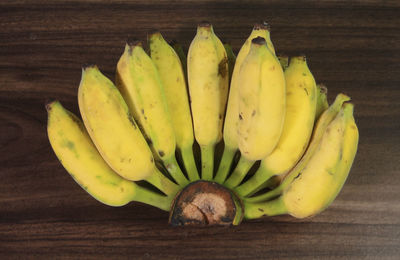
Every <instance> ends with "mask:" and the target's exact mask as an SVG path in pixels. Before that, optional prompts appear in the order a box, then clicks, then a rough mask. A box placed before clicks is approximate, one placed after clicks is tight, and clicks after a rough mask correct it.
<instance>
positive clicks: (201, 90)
mask: <svg viewBox="0 0 400 260" xmlns="http://www.w3.org/2000/svg"><path fill="white" fill-rule="evenodd" d="M187 65H188V83H189V93H190V99H191V108H192V116H193V124H194V135H195V138H196V141H197V142H198V143H199V145H200V149H201V163H202V167H201V168H202V172H201V175H202V179H205V180H211V179H212V178H213V168H214V148H215V144H216V143H217V142H218V141H220V139H221V137H222V123H223V119H224V114H225V105H226V99H227V95H228V80H229V76H228V60H227V55H226V52H225V49H224V46H223V44H222V43H221V41H220V40H219V39H218V37H217V36H216V35H215V34H214V30H213V27H212V25H211V24H209V23H201V24H199V25H198V27H197V34H196V36H195V37H194V39H193V41H192V42H191V44H190V47H189V52H188V62H187Z"/></svg>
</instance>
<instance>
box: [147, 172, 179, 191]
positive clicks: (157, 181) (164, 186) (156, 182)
mask: <svg viewBox="0 0 400 260" xmlns="http://www.w3.org/2000/svg"><path fill="white" fill-rule="evenodd" d="M154 168H155V169H154V172H153V173H152V174H151V175H150V176H149V177H148V178H147V179H146V181H147V182H148V183H150V184H152V185H153V186H155V187H156V188H157V189H159V190H160V191H162V192H163V193H164V194H165V195H167V196H175V195H176V194H177V193H178V192H179V190H180V187H179V186H178V185H176V184H175V183H173V182H172V181H170V180H169V179H168V178H167V177H165V176H164V174H162V173H161V172H160V171H159V170H158V169H157V168H156V167H154Z"/></svg>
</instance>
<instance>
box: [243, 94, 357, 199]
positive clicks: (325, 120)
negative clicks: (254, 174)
mask: <svg viewBox="0 0 400 260" xmlns="http://www.w3.org/2000/svg"><path fill="white" fill-rule="evenodd" d="M349 100H350V98H349V97H348V96H346V95H344V94H339V95H337V97H336V99H335V102H333V104H332V105H331V106H330V107H329V108H328V109H327V110H326V111H325V112H324V113H323V114H322V115H321V117H320V118H319V120H318V122H317V124H316V125H315V127H314V130H313V134H312V137H311V141H310V144H309V145H308V148H307V151H306V152H305V153H304V155H303V157H302V158H301V160H300V161H299V162H298V163H297V164H296V166H295V167H294V168H293V169H292V170H290V171H289V172H288V173H287V174H285V175H278V176H276V177H277V178H276V179H278V180H276V181H279V182H281V183H280V185H279V186H278V187H276V188H274V189H273V190H271V191H268V192H266V193H264V194H262V195H258V196H255V197H250V198H244V199H245V200H246V201H249V202H260V201H266V200H269V199H271V198H274V197H276V196H279V195H280V194H281V193H282V191H284V190H285V189H286V188H287V187H288V186H289V185H290V184H291V183H292V181H293V179H295V178H296V176H297V175H298V174H299V173H300V172H301V171H302V170H303V169H304V167H305V166H306V165H307V163H308V162H309V160H310V159H311V158H312V156H313V155H314V153H315V151H316V149H317V148H318V146H319V144H320V142H321V138H322V136H323V135H324V133H325V130H326V128H327V127H328V125H329V124H330V123H331V122H332V120H333V119H334V118H335V117H336V116H337V114H338V113H339V111H340V110H341V108H342V106H343V103H344V102H346V101H349ZM271 180H273V179H271ZM274 181H275V180H274ZM239 192H241V191H240V190H239Z"/></svg>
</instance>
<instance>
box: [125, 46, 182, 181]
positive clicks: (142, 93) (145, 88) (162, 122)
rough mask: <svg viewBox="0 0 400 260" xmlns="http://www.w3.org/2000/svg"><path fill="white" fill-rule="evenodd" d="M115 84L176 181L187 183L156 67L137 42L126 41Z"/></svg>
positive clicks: (157, 154)
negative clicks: (176, 153)
mask: <svg viewBox="0 0 400 260" xmlns="http://www.w3.org/2000/svg"><path fill="white" fill-rule="evenodd" d="M117 87H118V88H119V89H120V91H121V94H122V96H123V97H124V98H125V100H126V101H127V104H128V107H129V109H130V110H131V111H133V116H134V118H135V119H136V121H137V122H139V124H140V126H141V127H142V128H143V130H144V132H145V134H146V136H147V137H148V138H149V139H150V140H151V141H150V142H151V146H152V148H153V151H154V153H155V154H156V156H157V157H158V158H159V159H160V160H162V161H163V163H164V165H165V167H166V168H167V170H168V172H169V173H170V174H171V176H172V177H173V178H174V180H175V181H176V182H177V183H178V184H179V185H181V186H184V185H186V184H188V180H187V179H186V178H185V176H184V174H183V173H182V171H181V169H180V168H179V165H178V163H177V161H176V157H175V148H176V138H175V132H174V127H173V123H172V120H171V116H170V114H169V109H168V105H167V101H166V98H165V93H164V91H163V87H162V83H161V80H160V77H159V75H158V72H157V68H156V66H155V65H154V63H153V61H152V60H151V58H150V57H149V56H148V55H147V54H146V52H145V51H144V50H143V48H142V46H141V43H140V42H133V43H128V44H127V45H126V47H125V51H124V53H123V54H122V56H121V58H120V60H119V61H118V65H117Z"/></svg>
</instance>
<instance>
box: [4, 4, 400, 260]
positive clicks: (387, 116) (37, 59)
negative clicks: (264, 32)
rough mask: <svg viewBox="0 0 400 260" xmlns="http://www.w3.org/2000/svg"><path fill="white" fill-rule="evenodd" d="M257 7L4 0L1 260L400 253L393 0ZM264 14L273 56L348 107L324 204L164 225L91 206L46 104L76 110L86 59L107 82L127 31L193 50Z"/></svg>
mask: <svg viewBox="0 0 400 260" xmlns="http://www.w3.org/2000/svg"><path fill="white" fill-rule="evenodd" d="M260 2H261V1H260ZM260 2H259V1H254V2H251V1H242V2H241V3H233V2H229V1H201V2H195V1H186V2H184V3H180V2H179V1H176V2H168V1H158V2H157V3H156V2H154V3H148V2H147V1H144V0H142V1H138V2H131V3H124V2H120V1H118V2H115V3H109V1H86V2H85V1H82V2H77V1H63V2H60V1H54V2H51V1H31V2H29V1H1V3H0V258H1V259H5V258H18V257H20V258H24V259H25V258H38V259H44V258H49V259H54V258H56V257H63V258H64V257H66V258H67V257H70V258H73V259H76V258H81V257H82V258H94V259H99V258H106V259H111V258H117V259H121V258H130V259H213V258H216V259H234V258H238V259H261V258H274V259H276V258H287V259H293V258H304V259H309V258H343V259H349V258H371V259H374V258H375V259H384V258H392V259H399V257H400V238H399V237H400V202H399V201H400V188H399V185H400V177H399V176H400V167H399V163H398V161H399V158H400V134H399V129H400V101H399V100H400V87H399V84H400V65H399V60H400V30H399V28H400V19H399V18H398V17H399V15H400V2H399V1H385V2H382V3H381V2H380V1H372V0H371V1H361V2H362V3H358V2H354V3H348V2H347V1H324V2H323V3H321V2H319V1H307V2H302V3H299V2H298V1H285V2H280V1H271V2H270V3H260ZM263 19H265V20H267V21H268V22H269V23H270V24H271V26H272V39H273V42H274V44H275V46H276V49H277V50H278V52H279V53H287V54H299V53H305V54H306V55H307V58H308V63H309V66H310V68H311V70H312V72H313V73H314V76H315V78H316V79H317V81H318V82H323V83H325V84H326V85H327V86H328V88H329V99H330V100H332V99H333V98H334V96H335V95H336V94H337V93H339V92H345V93H347V94H348V95H350V96H351V97H353V101H354V103H355V105H356V106H355V114H356V121H357V124H358V126H359V129H360V143H359V151H358V155H357V157H356V161H355V163H354V166H353V169H352V171H351V173H350V176H349V178H348V181H347V183H346V184H345V186H344V188H343V190H342V192H341V194H340V195H339V197H338V198H337V199H336V201H335V202H334V203H333V205H332V206H331V207H330V208H329V209H328V210H326V211H325V212H323V213H322V214H320V215H318V216H316V217H313V218H310V219H305V220H296V219H294V218H292V217H289V216H279V217H273V218H264V219H259V220H256V221H248V222H244V223H242V224H241V225H240V226H238V227H231V228H172V227H169V226H168V225H167V218H168V214H167V213H166V212H161V211H160V210H157V209H155V208H152V207H150V206H146V205H141V204H138V203H131V204H130V205H128V206H125V207H122V208H111V207H107V206H104V205H102V204H100V203H98V202H97V201H95V200H94V199H93V198H91V197H90V196H89V195H88V194H87V193H85V191H83V190H82V189H81V188H80V187H79V186H78V185H77V184H76V183H75V182H74V181H73V179H72V178H71V177H70V176H69V175H68V174H67V172H66V171H65V170H64V169H63V168H62V166H61V165H60V163H59V162H58V160H57V158H56V157H55V155H54V153H53V151H52V150H51V148H50V145H49V142H48V140H47V135H46V117H47V115H46V111H45V108H44V104H45V102H46V100H49V99H54V98H56V99H59V100H60V101H61V102H62V103H63V104H65V106H66V107H67V108H68V109H71V110H72V111H74V112H76V113H77V112H78V106H77V87H78V85H79V81H80V77H81V65H82V64H84V63H87V62H92V63H93V62H94V63H96V64H97V65H98V66H99V67H100V69H101V70H102V71H103V72H104V73H105V74H106V75H107V76H109V77H111V78H113V75H114V71H115V66H116V63H117V61H118V59H119V57H120V55H121V53H122V51H123V48H124V43H125V40H126V39H127V37H128V36H130V37H135V38H138V39H143V40H145V38H146V32H148V31H149V30H150V29H151V28H158V29H160V30H161V32H162V33H163V34H164V36H165V37H166V38H167V39H169V40H171V39H175V40H177V41H179V42H181V43H183V44H184V45H185V46H188V45H189V43H190V41H191V40H192V38H193V36H194V34H195V28H196V24H197V23H198V22H200V21H202V20H208V21H211V22H212V23H213V24H214V29H215V32H216V33H217V34H218V36H220V37H221V38H222V39H223V40H225V41H228V42H230V43H231V44H232V45H233V48H234V50H235V51H238V49H239V48H240V46H241V44H242V43H243V41H244V39H245V38H246V37H247V36H248V34H249V33H250V30H251V27H252V24H253V23H255V22H257V21H260V20H263Z"/></svg>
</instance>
